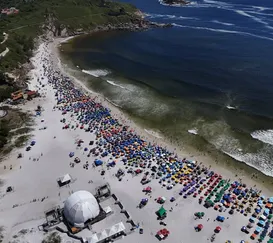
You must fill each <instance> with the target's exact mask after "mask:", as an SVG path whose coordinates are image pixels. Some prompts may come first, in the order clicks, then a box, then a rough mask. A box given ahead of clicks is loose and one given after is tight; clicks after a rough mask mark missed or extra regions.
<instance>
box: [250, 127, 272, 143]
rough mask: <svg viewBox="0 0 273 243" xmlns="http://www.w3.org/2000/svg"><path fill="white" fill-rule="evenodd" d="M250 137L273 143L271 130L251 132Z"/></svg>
mask: <svg viewBox="0 0 273 243" xmlns="http://www.w3.org/2000/svg"><path fill="white" fill-rule="evenodd" d="M251 137H253V138H255V139H258V140H260V141H262V142H263V143H267V144H270V145H273V130H258V131H255V132H253V133H251Z"/></svg>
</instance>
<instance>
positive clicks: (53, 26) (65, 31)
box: [44, 11, 172, 37]
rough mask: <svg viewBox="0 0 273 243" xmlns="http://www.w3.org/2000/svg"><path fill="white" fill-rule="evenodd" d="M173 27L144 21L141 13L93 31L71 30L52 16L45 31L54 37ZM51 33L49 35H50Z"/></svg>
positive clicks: (100, 26) (99, 26)
mask: <svg viewBox="0 0 273 243" xmlns="http://www.w3.org/2000/svg"><path fill="white" fill-rule="evenodd" d="M169 27H172V24H169V23H167V24H165V23H156V22H150V21H148V20H146V19H144V14H143V13H142V12H140V11H138V12H137V14H135V15H134V16H133V17H131V19H130V21H128V22H124V23H116V24H106V25H98V26H96V27H95V28H92V29H83V28H77V29H74V28H70V26H65V25H61V24H59V21H58V20H57V19H56V18H55V17H54V16H50V17H49V18H48V20H47V21H46V24H45V25H44V30H45V31H46V32H47V36H49V35H51V36H52V37H56V36H60V37H67V36H74V35H80V34H88V33H92V32H98V31H109V30H129V31H141V30H146V29H150V28H169ZM48 33H49V35H48Z"/></svg>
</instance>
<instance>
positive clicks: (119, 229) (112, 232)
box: [108, 222, 125, 237]
mask: <svg viewBox="0 0 273 243" xmlns="http://www.w3.org/2000/svg"><path fill="white" fill-rule="evenodd" d="M124 230H125V226H124V224H123V223H122V222H120V223H117V224H115V225H113V226H112V227H111V228H110V231H109V233H108V237H111V236H113V235H116V234H119V233H121V232H122V231H124Z"/></svg>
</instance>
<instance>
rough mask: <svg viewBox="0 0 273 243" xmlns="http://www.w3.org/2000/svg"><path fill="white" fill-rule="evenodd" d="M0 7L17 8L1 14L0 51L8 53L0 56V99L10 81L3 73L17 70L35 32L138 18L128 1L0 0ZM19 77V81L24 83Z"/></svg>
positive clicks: (67, 31) (57, 31)
mask: <svg viewBox="0 0 273 243" xmlns="http://www.w3.org/2000/svg"><path fill="white" fill-rule="evenodd" d="M0 7H1V9H4V8H11V7H14V8H16V9H17V10H19V12H18V13H17V14H11V15H6V14H1V20H0V36H1V37H0V40H1V41H2V40H3V38H4V37H3V36H2V33H3V32H6V33H8V36H9V38H8V39H7V41H6V42H5V43H4V44H0V53H1V52H2V51H3V50H5V49H6V48H8V49H9V53H8V54H6V55H5V57H1V59H0V70H1V71H0V77H1V78H0V85H5V86H4V89H3V87H1V86H0V101H2V100H3V98H5V97H6V96H7V93H6V92H5V88H6V87H7V85H9V84H10V82H6V81H7V75H5V73H7V72H9V73H10V72H12V71H14V69H18V68H19V71H20V68H21V67H22V66H21V65H22V64H24V63H27V62H28V60H29V58H30V56H31V55H32V50H33V48H34V40H35V38H36V37H37V36H38V35H41V34H42V33H45V32H51V34H52V35H54V36H60V35H62V36H68V35H73V34H75V33H82V32H89V31H92V30H93V29H95V28H97V27H98V26H99V27H101V28H103V27H104V26H112V27H115V26H119V27H121V28H122V27H124V25H129V26H130V25H132V24H137V25H138V24H139V23H140V22H141V21H142V20H141V18H140V17H139V15H137V14H136V11H137V9H136V7H134V6H132V5H131V4H126V3H120V2H112V1H105V0H92V1H90V0H58V1H57V0H38V1H31V0H24V1H18V0H17V1H16V0H2V1H0ZM21 69H22V68H21ZM1 72H2V73H1ZM3 74H4V75H3ZM22 79H23V77H22V78H20V83H24V82H23V81H24V80H22ZM14 85H15V84H13V86H14ZM8 89H9V90H12V89H11V88H8ZM3 94H4V97H3Z"/></svg>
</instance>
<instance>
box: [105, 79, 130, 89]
mask: <svg viewBox="0 0 273 243" xmlns="http://www.w3.org/2000/svg"><path fill="white" fill-rule="evenodd" d="M106 82H107V83H108V84H111V85H113V86H117V87H119V88H121V89H126V88H125V87H123V86H122V85H120V84H117V83H115V82H114V81H111V80H106Z"/></svg>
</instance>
